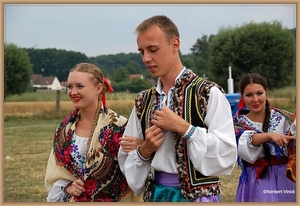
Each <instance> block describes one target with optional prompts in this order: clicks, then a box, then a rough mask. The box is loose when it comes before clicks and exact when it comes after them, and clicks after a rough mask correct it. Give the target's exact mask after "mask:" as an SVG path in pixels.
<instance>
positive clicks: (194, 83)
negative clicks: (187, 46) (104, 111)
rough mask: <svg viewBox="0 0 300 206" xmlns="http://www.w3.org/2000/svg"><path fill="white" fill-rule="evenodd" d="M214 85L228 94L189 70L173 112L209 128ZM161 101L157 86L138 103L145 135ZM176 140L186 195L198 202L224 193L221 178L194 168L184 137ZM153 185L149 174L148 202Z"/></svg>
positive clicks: (179, 86)
mask: <svg viewBox="0 0 300 206" xmlns="http://www.w3.org/2000/svg"><path fill="white" fill-rule="evenodd" d="M212 86H217V87H218V88H219V89H220V90H221V91H222V92H223V93H224V90H223V89H222V88H221V87H220V86H219V85H217V84H216V83H214V82H210V81H207V80H204V79H202V78H201V77H198V76H196V75H195V74H194V73H193V72H192V71H191V70H189V69H187V70H186V71H184V74H183V76H182V77H180V78H179V79H177V80H176V83H175V90H174V95H173V101H172V102H173V105H172V108H173V111H174V112H175V113H176V114H178V115H179V116H181V117H182V118H183V119H185V120H186V121H187V122H189V123H191V124H192V125H194V126H200V127H205V128H207V127H206V125H205V123H204V118H203V117H205V115H206V105H207V101H208V98H209V90H210V88H211V87H212ZM158 98H159V95H158V93H157V92H156V86H153V87H152V88H150V89H148V90H145V91H143V92H141V93H140V94H139V95H138V96H137V98H136V100H135V106H136V113H137V116H138V118H139V119H140V121H141V125H142V130H143V133H144V132H145V129H146V128H148V127H150V126H151V119H152V118H153V116H154V112H155V108H156V106H157V103H158ZM144 136H145V134H144ZM174 141H175V154H176V155H175V159H176V165H177V171H178V178H179V182H180V188H181V194H182V196H183V197H185V198H186V199H189V200H194V199H195V198H197V197H201V196H208V195H216V194H220V190H221V185H220V178H219V177H216V176H204V175H203V174H201V173H200V172H198V171H197V170H196V169H195V168H194V166H193V163H192V162H191V160H190V158H189V156H188V152H187V146H186V140H185V139H184V138H182V136H181V135H180V134H178V133H174ZM153 156H154V154H153ZM151 185H152V174H151V172H149V175H148V178H147V180H146V182H145V192H144V201H145V202H147V201H149V199H150V197H151V189H152V188H151Z"/></svg>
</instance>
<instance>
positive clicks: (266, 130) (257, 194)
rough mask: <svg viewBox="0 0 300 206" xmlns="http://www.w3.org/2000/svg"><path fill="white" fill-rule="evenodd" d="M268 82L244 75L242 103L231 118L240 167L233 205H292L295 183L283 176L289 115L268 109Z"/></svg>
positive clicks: (286, 156) (242, 79)
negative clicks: (244, 108) (255, 203)
mask: <svg viewBox="0 0 300 206" xmlns="http://www.w3.org/2000/svg"><path fill="white" fill-rule="evenodd" d="M267 89H268V86H267V81H266V79H265V78H263V77H262V76H261V75H260V74H257V73H250V74H246V75H244V76H243V77H242V78H241V80H240V82H239V90H240V92H241V100H240V103H239V107H240V108H243V107H244V105H246V106H247V108H248V110H239V111H238V112H237V113H236V115H234V117H233V118H234V124H235V133H236V140H237V145H238V155H239V157H238V163H239V166H240V167H241V168H242V173H241V176H240V179H239V184H238V188H237V193H236V202H295V201H296V184H295V183H293V182H292V181H291V180H289V179H288V178H287V177H286V167H287V161H288V151H287V146H288V142H289V140H290V139H294V138H295V137H294V136H289V135H288V133H289V131H290V124H291V122H292V119H291V118H292V113H291V112H288V111H285V110H282V109H278V108H273V107H270V104H269V101H268V99H267Z"/></svg>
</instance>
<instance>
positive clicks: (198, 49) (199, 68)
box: [190, 35, 214, 78]
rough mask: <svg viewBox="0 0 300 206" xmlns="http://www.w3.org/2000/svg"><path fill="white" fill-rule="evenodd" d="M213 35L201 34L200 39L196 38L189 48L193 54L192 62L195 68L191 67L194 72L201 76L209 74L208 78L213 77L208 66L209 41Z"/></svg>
mask: <svg viewBox="0 0 300 206" xmlns="http://www.w3.org/2000/svg"><path fill="white" fill-rule="evenodd" d="M213 37H214V35H210V36H209V37H208V36H207V35H203V36H202V37H201V38H200V39H199V38H198V39H197V41H196V43H195V44H194V45H193V47H192V48H191V49H190V50H191V51H192V54H193V56H194V64H195V68H194V69H193V70H194V72H195V73H196V74H197V75H199V76H202V75H204V74H205V76H207V75H208V76H209V77H210V78H212V77H213V73H212V72H211V71H210V70H209V68H208V56H209V43H210V42H211V40H212V39H213Z"/></svg>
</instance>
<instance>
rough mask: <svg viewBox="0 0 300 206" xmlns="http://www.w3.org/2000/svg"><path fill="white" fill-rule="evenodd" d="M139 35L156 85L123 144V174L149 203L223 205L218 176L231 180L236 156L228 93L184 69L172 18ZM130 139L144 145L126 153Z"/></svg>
mask: <svg viewBox="0 0 300 206" xmlns="http://www.w3.org/2000/svg"><path fill="white" fill-rule="evenodd" d="M136 34H137V45H138V50H139V52H140V53H141V55H142V60H143V62H144V64H145V65H146V67H147V68H148V70H149V72H150V73H151V75H152V76H153V77H154V78H157V79H158V80H157V84H156V85H154V86H153V87H152V88H150V89H148V90H145V91H142V92H141V93H139V94H138V95H137V97H136V99H135V106H134V108H133V110H132V113H131V115H130V117H129V120H128V125H127V127H126V130H125V132H124V135H123V137H122V138H121V143H120V145H121V147H120V150H119V154H118V156H119V164H120V168H121V171H122V172H123V173H124V175H125V177H126V179H127V182H128V184H129V186H130V187H131V188H132V190H133V191H134V193H135V194H136V195H140V194H143V195H144V196H143V197H144V201H146V202H147V201H150V202H193V201H194V202H220V190H221V185H220V178H219V176H220V175H230V174H231V172H232V170H233V169H234V166H235V162H236V159H237V148H236V142H235V134H234V127H233V121H232V116H231V108H230V105H229V103H228V101H227V99H226V97H225V95H224V90H223V89H222V88H221V87H220V86H219V85H218V84H216V83H214V82H211V81H208V80H204V79H202V78H201V77H198V76H197V75H196V74H195V73H193V71H191V70H190V69H187V68H185V67H184V66H183V65H182V63H181V61H180V57H179V48H180V40H179V32H178V29H177V27H176V25H175V24H174V23H173V22H172V21H171V20H170V19H169V18H168V17H166V16H162V15H158V16H153V17H151V18H149V19H146V20H145V21H143V22H142V23H141V24H140V25H139V26H138V27H137V28H136ZM133 137H139V138H142V139H144V142H143V143H142V144H141V145H140V146H138V148H137V149H136V150H133V151H128V150H126V144H127V143H128V142H130V141H131V140H132V139H133Z"/></svg>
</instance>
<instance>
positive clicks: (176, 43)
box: [171, 37, 180, 52]
mask: <svg viewBox="0 0 300 206" xmlns="http://www.w3.org/2000/svg"><path fill="white" fill-rule="evenodd" d="M171 44H172V50H173V52H177V51H178V50H179V48H180V39H179V38H177V37H174V38H173V39H172V41H171Z"/></svg>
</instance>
